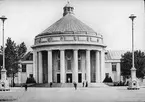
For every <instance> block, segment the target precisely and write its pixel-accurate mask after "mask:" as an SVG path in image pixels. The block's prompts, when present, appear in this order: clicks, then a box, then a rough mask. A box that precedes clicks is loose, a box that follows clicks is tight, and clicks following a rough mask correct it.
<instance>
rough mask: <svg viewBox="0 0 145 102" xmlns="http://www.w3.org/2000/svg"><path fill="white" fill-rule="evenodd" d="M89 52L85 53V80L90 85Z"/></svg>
mask: <svg viewBox="0 0 145 102" xmlns="http://www.w3.org/2000/svg"><path fill="white" fill-rule="evenodd" d="M90 74H91V73H90V50H87V51H86V77H87V78H86V79H87V81H88V83H90V78H91V77H90Z"/></svg>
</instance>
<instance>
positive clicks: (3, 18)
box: [0, 16, 7, 70]
mask: <svg viewBox="0 0 145 102" xmlns="http://www.w3.org/2000/svg"><path fill="white" fill-rule="evenodd" d="M0 19H1V20H2V22H3V68H2V69H3V70H5V46H4V45H5V44H4V22H5V20H6V19H7V18H6V17H5V16H2V17H0Z"/></svg>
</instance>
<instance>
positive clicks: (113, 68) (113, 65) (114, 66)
mask: <svg viewBox="0 0 145 102" xmlns="http://www.w3.org/2000/svg"><path fill="white" fill-rule="evenodd" d="M116 66H117V65H116V63H112V71H113V72H116Z"/></svg>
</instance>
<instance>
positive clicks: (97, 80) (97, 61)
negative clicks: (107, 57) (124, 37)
mask: <svg viewBox="0 0 145 102" xmlns="http://www.w3.org/2000/svg"><path fill="white" fill-rule="evenodd" d="M96 83H100V55H99V51H96Z"/></svg>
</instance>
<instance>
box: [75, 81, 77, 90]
mask: <svg viewBox="0 0 145 102" xmlns="http://www.w3.org/2000/svg"><path fill="white" fill-rule="evenodd" d="M74 88H75V90H76V89H77V83H76V82H74Z"/></svg>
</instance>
